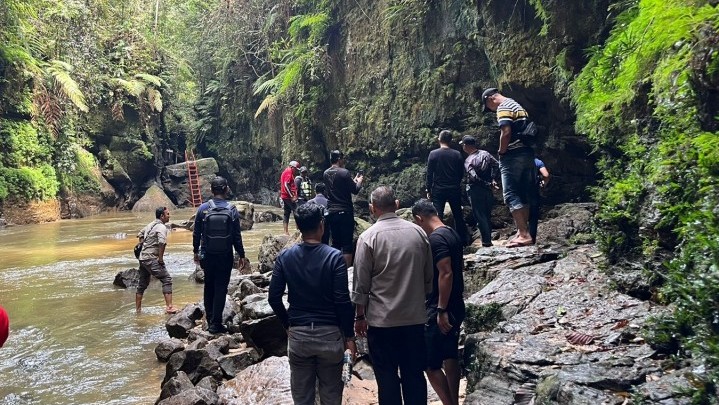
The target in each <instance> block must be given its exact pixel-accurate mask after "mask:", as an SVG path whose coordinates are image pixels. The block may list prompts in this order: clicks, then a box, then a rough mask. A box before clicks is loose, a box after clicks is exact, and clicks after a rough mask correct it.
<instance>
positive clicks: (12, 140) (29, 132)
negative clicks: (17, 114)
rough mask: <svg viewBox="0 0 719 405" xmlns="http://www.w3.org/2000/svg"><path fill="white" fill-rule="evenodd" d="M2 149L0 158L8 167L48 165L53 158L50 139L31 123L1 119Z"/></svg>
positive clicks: (0, 141)
mask: <svg viewBox="0 0 719 405" xmlns="http://www.w3.org/2000/svg"><path fill="white" fill-rule="evenodd" d="M0 147H1V149H2V151H3V154H2V155H0V158H1V159H2V163H3V164H4V165H5V166H7V167H18V166H22V165H25V166H32V165H35V164H39V163H46V162H48V161H50V160H51V156H52V149H51V148H50V139H49V137H48V136H47V134H44V133H42V132H39V131H38V130H37V129H36V128H35V126H34V125H32V123H30V121H15V120H6V119H0Z"/></svg>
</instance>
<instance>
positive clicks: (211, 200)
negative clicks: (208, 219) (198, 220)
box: [207, 198, 217, 209]
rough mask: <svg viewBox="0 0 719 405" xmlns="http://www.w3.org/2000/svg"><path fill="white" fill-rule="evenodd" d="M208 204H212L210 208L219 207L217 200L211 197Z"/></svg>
mask: <svg viewBox="0 0 719 405" xmlns="http://www.w3.org/2000/svg"><path fill="white" fill-rule="evenodd" d="M207 205H209V206H210V209H215V208H217V204H215V200H213V199H212V198H210V201H208V202H207Z"/></svg>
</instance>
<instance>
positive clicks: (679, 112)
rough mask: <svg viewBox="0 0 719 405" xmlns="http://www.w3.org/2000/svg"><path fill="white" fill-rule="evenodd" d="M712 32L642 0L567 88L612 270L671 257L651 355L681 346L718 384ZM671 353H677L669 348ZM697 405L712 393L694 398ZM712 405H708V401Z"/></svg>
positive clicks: (674, 3)
mask: <svg viewBox="0 0 719 405" xmlns="http://www.w3.org/2000/svg"><path fill="white" fill-rule="evenodd" d="M717 27H719V12H717V9H716V7H713V6H711V5H708V4H706V3H705V2H699V1H680V0H671V1H664V0H641V1H638V2H636V3H635V4H634V6H632V7H630V8H629V9H627V10H625V11H624V12H623V13H622V14H621V15H620V16H619V18H618V20H617V24H616V26H615V28H614V29H613V30H612V32H611V35H610V36H609V38H608V40H607V43H606V44H604V46H602V47H597V48H595V49H594V50H593V52H592V56H591V58H590V61H589V63H588V65H587V66H586V67H585V69H584V70H583V71H582V72H581V74H580V75H579V76H578V78H577V80H576V81H575V82H574V84H573V97H574V103H575V106H576V109H577V124H576V128H577V130H578V131H579V132H582V133H585V134H587V136H588V137H589V139H590V140H591V141H592V142H593V143H594V145H595V146H596V148H597V150H598V151H599V152H600V153H601V154H602V158H601V160H600V164H599V168H600V171H601V173H602V175H603V179H602V180H601V181H600V183H599V186H597V187H595V188H594V190H593V192H594V197H595V199H596V201H597V202H598V203H599V212H598V213H597V216H596V218H597V220H596V223H595V228H596V234H597V241H598V242H599V244H600V246H601V248H602V249H603V250H604V251H605V253H607V257H608V259H609V261H610V263H617V262H620V261H624V260H634V261H638V262H641V263H647V262H651V261H656V260H657V258H658V257H662V256H660V253H661V252H662V250H664V251H666V250H667V249H672V248H671V247H669V246H667V243H668V242H667V240H666V238H665V240H664V243H665V244H664V245H662V244H661V243H660V241H659V240H658V239H657V238H656V235H658V234H671V235H674V237H675V238H676V239H677V241H678V244H677V245H676V248H675V249H674V250H673V251H671V250H670V252H669V253H674V258H673V259H672V260H670V261H669V262H667V263H666V265H665V268H664V271H663V272H662V274H661V276H662V277H663V278H664V279H665V285H664V287H663V289H662V291H661V297H662V299H663V300H665V301H667V302H673V303H674V308H675V310H674V313H673V314H672V316H671V317H670V318H667V319H664V320H662V321H660V322H657V323H656V324H655V328H656V331H657V332H656V333H655V334H654V338H653V340H654V341H656V342H657V345H665V346H667V345H678V346H679V347H681V348H682V350H684V351H685V352H686V353H691V354H692V355H693V356H695V357H697V358H700V359H702V361H703V363H704V364H706V365H707V368H708V378H709V379H710V380H712V379H713V380H715V381H716V379H717V378H719V326H718V325H719V318H718V317H717V313H719V306H717V301H716V297H717V296H719V287H718V286H719V210H717V206H719V133H717V132H707V131H706V130H705V129H704V128H705V127H707V126H709V127H710V126H711V125H707V124H708V122H707V121H706V120H705V119H704V122H703V121H702V120H703V118H702V114H701V113H700V111H701V110H702V103H704V102H705V101H704V100H702V98H701V96H700V95H701V94H702V91H705V90H702V89H701V86H702V84H701V81H699V80H695V78H696V77H700V76H701V77H706V76H707V75H711V74H712V73H711V70H712V69H713V66H714V64H713V59H712V58H708V59H701V60H702V61H703V62H701V63H699V62H697V60H700V59H699V58H698V56H699V55H700V54H699V53H700V52H702V44H703V42H704V41H706V37H707V36H708V37H710V38H711V37H715V36H717V35H719V34H718V33H717ZM674 352H676V347H674ZM697 395H698V398H704V399H706V398H707V397H708V396H712V395H715V394H712V390H710V389H709V390H698V391H697ZM714 400H716V398H714Z"/></svg>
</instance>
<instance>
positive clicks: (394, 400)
mask: <svg viewBox="0 0 719 405" xmlns="http://www.w3.org/2000/svg"><path fill="white" fill-rule="evenodd" d="M367 343H368V345H369V355H370V358H371V359H372V368H373V369H374V374H375V377H376V378H377V388H378V390H379V404H380V405H402V399H403V398H404V403H405V404H406V405H416V404H419V405H426V404H427V381H426V380H425V379H424V369H425V366H426V354H427V350H426V347H425V339H424V324H419V325H408V326H396V327H392V328H375V327H370V328H369V329H368V330H367ZM397 370H399V373H400V374H397ZM400 375H401V377H400Z"/></svg>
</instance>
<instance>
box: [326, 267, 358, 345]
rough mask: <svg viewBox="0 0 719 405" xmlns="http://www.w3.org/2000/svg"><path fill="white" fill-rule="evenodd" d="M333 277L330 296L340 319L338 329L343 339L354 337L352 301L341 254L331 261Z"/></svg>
mask: <svg viewBox="0 0 719 405" xmlns="http://www.w3.org/2000/svg"><path fill="white" fill-rule="evenodd" d="M332 263H333V267H334V272H333V274H334V277H333V279H332V296H333V299H334V304H335V314H337V319H339V321H340V330H341V331H342V334H343V335H344V337H345V339H347V338H352V337H354V335H355V333H354V328H353V323H354V322H353V316H354V314H353V311H352V301H350V292H349V289H348V288H347V265H346V264H345V259H344V258H343V257H342V255H341V254H337V255H335V258H334V260H333V261H332Z"/></svg>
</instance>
